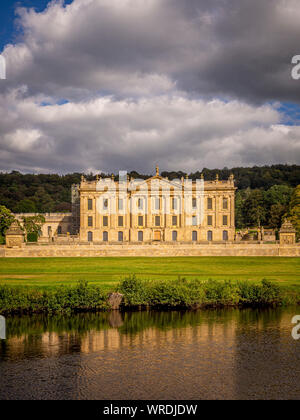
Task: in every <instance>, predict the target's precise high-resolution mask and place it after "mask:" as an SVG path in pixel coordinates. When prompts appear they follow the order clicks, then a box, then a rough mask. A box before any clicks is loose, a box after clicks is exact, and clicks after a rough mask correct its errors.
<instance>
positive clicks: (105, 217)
mask: <svg viewBox="0 0 300 420" xmlns="http://www.w3.org/2000/svg"><path fill="white" fill-rule="evenodd" d="M103 226H108V216H103Z"/></svg>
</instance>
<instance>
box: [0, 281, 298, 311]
mask: <svg viewBox="0 0 300 420" xmlns="http://www.w3.org/2000/svg"><path fill="white" fill-rule="evenodd" d="M113 292H118V293H120V294H121V295H122V301H121V304H120V307H119V308H118V309H120V310H132V309H143V308H153V309H198V308H211V307H215V308H221V307H268V306H269V307H270V306H271V307H276V306H281V305H288V304H297V303H298V302H299V301H300V297H299V295H298V294H293V293H290V291H288V290H284V289H282V288H279V287H278V286H277V285H276V284H274V283H272V282H270V281H268V280H265V279H264V280H262V281H261V282H259V283H257V284H253V283H250V282H247V281H239V282H231V281H229V280H223V281H216V280H207V281H201V280H198V279H194V280H189V279H186V278H180V277H179V278H178V279H177V280H175V281H169V280H162V281H146V280H142V279H139V278H136V277H135V276H134V275H133V276H129V277H127V278H125V279H124V280H122V281H121V282H120V283H119V284H118V286H117V287H116V289H115V290H114V291H113ZM111 309H112V308H111V305H110V303H109V294H108V293H106V292H103V290H102V289H101V288H100V287H99V286H92V285H89V284H88V283H87V282H86V281H80V282H79V283H78V284H77V285H76V286H71V287H68V286H60V287H57V288H56V289H52V290H39V289H34V288H28V287H14V286H6V285H4V286H0V313H1V314H3V315H6V314H22V313H29V314H31V313H72V312H96V311H108V310H111Z"/></svg>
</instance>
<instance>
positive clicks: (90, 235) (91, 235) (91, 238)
mask: <svg viewBox="0 0 300 420" xmlns="http://www.w3.org/2000/svg"><path fill="white" fill-rule="evenodd" d="M88 241H89V242H92V241H93V232H88Z"/></svg>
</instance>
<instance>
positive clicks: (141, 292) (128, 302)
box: [118, 275, 147, 306]
mask: <svg viewBox="0 0 300 420" xmlns="http://www.w3.org/2000/svg"><path fill="white" fill-rule="evenodd" d="M146 288H147V285H146V282H144V281H142V280H140V279H138V278H136V276H135V275H132V276H129V277H126V278H125V279H124V280H122V281H121V283H120V285H119V287H118V292H120V293H122V294H123V295H124V305H125V306H138V305H143V304H145V303H146V301H147V291H146Z"/></svg>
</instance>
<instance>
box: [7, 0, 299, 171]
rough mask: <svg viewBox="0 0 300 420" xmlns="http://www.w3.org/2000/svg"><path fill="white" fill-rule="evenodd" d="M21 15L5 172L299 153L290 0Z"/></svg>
mask: <svg viewBox="0 0 300 420" xmlns="http://www.w3.org/2000/svg"><path fill="white" fill-rule="evenodd" d="M17 14H18V23H19V26H20V28H21V29H22V36H21V38H20V40H19V41H18V42H17V43H15V44H10V45H7V46H6V47H5V48H4V51H3V56H4V57H5V58H6V63H7V80H5V81H0V82H1V83H0V111H1V125H0V147H1V157H0V165H1V169H4V170H9V169H21V170H24V171H32V170H35V171H43V172H45V171H59V172H66V171H74V170H86V169H90V168H94V170H98V169H101V170H106V171H111V170H114V171H116V170H118V169H119V168H121V169H133V168H135V169H137V170H140V171H142V172H149V171H152V169H153V168H152V166H153V163H154V162H157V163H160V166H161V167H163V168H164V169H170V170H171V169H180V168H182V169H185V170H188V171H192V170H197V169H201V168H202V167H203V166H206V167H223V166H234V165H253V164H272V163H285V162H287V163H298V162H299V160H300V159H299V158H300V156H299V140H298V139H299V127H297V126H284V125H283V124H282V121H283V119H282V116H281V115H280V112H279V106H280V101H289V102H294V103H296V104H298V103H299V89H300V84H299V82H298V84H297V81H295V80H293V79H292V78H291V76H290V72H291V67H292V66H291V63H290V62H291V57H292V56H293V55H295V54H297V53H299V50H298V49H299V45H298V40H299V36H300V26H299V24H298V22H299V18H300V8H299V5H298V0H245V1H240V0H223V1H222V2H221V1H219V0H164V1H161V0H74V1H73V3H71V4H69V5H64V4H63V1H53V2H51V3H50V4H49V5H48V7H47V9H46V10H45V11H43V12H41V13H37V12H35V11H34V10H33V9H25V8H18V10H17ZM2 82H3V83H2ZM273 101H276V105H275V103H274V104H273V105H272V103H273ZM65 102H67V103H65ZM57 103H62V105H57ZM278 103H279V105H278ZM45 104H48V105H46V106H45Z"/></svg>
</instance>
